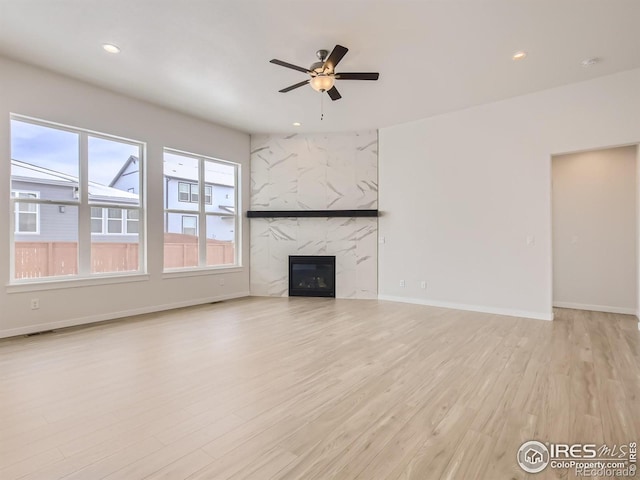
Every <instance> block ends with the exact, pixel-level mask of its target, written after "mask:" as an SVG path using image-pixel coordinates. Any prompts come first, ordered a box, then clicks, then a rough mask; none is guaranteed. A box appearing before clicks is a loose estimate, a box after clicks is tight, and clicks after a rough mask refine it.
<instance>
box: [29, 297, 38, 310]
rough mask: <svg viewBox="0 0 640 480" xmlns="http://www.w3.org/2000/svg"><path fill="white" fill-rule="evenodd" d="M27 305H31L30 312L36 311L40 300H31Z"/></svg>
mask: <svg viewBox="0 0 640 480" xmlns="http://www.w3.org/2000/svg"><path fill="white" fill-rule="evenodd" d="M29 305H31V310H38V309H39V308H40V299H39V298H32V299H31V301H30V302H29Z"/></svg>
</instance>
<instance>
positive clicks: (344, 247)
mask: <svg viewBox="0 0 640 480" xmlns="http://www.w3.org/2000/svg"><path fill="white" fill-rule="evenodd" d="M377 207H378V134H377V132H376V131H375V130H370V131H364V132H348V133H333V134H327V133H325V134H315V135H314V134H307V135H253V136H252V137H251V208H252V209H253V210H329V209H332V210H355V209H375V208H377ZM377 226H378V219H377V218H371V217H370V218H361V217H360V218H253V219H252V220H251V294H252V295H270V296H286V295H287V294H288V287H289V280H288V278H289V272H288V268H289V261H288V259H289V255H335V257H336V297H338V298H376V297H377V294H378V290H377V243H376V238H377Z"/></svg>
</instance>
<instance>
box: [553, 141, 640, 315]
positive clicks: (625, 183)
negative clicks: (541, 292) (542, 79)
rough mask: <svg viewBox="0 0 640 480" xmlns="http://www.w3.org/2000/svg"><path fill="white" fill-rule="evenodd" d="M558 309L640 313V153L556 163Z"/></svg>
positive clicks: (593, 154)
mask: <svg viewBox="0 0 640 480" xmlns="http://www.w3.org/2000/svg"><path fill="white" fill-rule="evenodd" d="M551 179H552V202H551V203H552V252H553V253H552V261H553V292H552V295H553V306H554V307H562V308H575V309H580V310H592V311H601V312H611V313H623V314H632V315H636V314H637V312H638V300H639V298H638V275H639V274H638V270H639V258H638V214H639V213H640V212H639V211H638V146H637V145H631V146H624V147H615V148H606V149H601V150H591V151H585V152H578V153H570V154H563V155H554V156H553V157H552V160H551Z"/></svg>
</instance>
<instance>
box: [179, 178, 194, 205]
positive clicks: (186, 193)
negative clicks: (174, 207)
mask: <svg viewBox="0 0 640 480" xmlns="http://www.w3.org/2000/svg"><path fill="white" fill-rule="evenodd" d="M190 194H191V188H190V186H189V184H188V183H184V182H178V201H179V202H190V201H191V196H190Z"/></svg>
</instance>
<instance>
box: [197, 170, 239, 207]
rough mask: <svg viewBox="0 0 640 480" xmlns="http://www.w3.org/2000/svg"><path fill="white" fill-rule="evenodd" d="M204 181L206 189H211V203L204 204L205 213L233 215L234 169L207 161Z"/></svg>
mask: <svg viewBox="0 0 640 480" xmlns="http://www.w3.org/2000/svg"><path fill="white" fill-rule="evenodd" d="M204 179H205V183H206V187H209V188H211V189H212V195H211V196H212V201H211V202H206V203H207V205H206V211H207V212H220V213H230V214H232V215H233V214H235V184H236V167H235V166H234V165H227V164H224V163H218V162H213V161H210V160H207V161H205V162H204Z"/></svg>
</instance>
